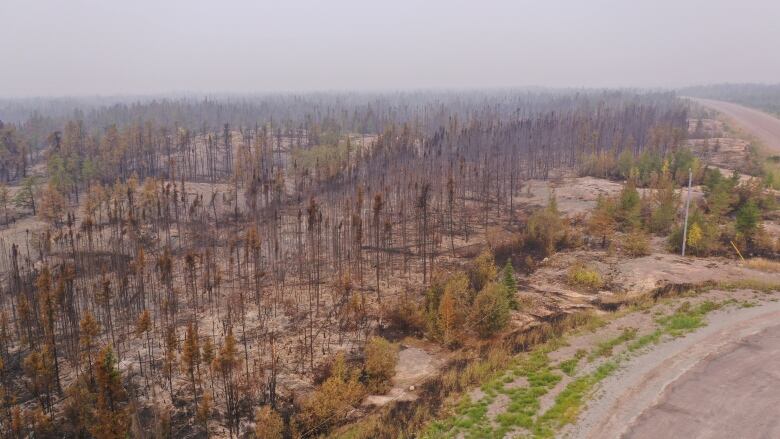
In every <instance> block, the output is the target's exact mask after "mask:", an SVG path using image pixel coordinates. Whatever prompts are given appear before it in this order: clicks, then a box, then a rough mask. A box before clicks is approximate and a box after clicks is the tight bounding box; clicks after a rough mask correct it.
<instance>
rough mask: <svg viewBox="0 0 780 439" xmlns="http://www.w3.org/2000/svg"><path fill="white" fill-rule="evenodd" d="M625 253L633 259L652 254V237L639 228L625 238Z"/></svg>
mask: <svg viewBox="0 0 780 439" xmlns="http://www.w3.org/2000/svg"><path fill="white" fill-rule="evenodd" d="M623 251H624V252H625V253H626V254H627V255H629V256H632V257H639V256H647V255H649V254H650V237H649V236H648V235H647V233H645V231H644V230H642V229H640V228H637V229H635V230H633V231H631V232H629V233H627V234H626V235H625V236H624V237H623Z"/></svg>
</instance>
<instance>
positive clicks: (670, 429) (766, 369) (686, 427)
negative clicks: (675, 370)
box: [623, 325, 780, 439]
mask: <svg viewBox="0 0 780 439" xmlns="http://www.w3.org/2000/svg"><path fill="white" fill-rule="evenodd" d="M779 390H780V325H777V326H773V327H770V328H767V329H765V330H764V331H762V332H759V333H758V334H755V335H752V336H748V337H746V338H744V339H742V340H739V341H737V342H734V343H731V344H729V345H728V346H726V347H724V349H722V350H721V352H719V353H718V354H716V355H714V356H713V358H709V359H708V360H706V361H702V362H701V363H699V364H697V365H696V366H695V367H693V368H692V369H691V370H689V371H688V372H687V373H685V374H684V375H683V376H681V377H680V378H679V379H678V380H677V381H675V382H674V383H673V384H671V385H670V386H668V387H667V389H666V391H665V392H664V393H663V395H662V396H661V398H660V400H659V402H658V403H657V404H656V405H655V406H653V407H652V408H651V409H649V410H647V411H646V412H644V413H643V414H642V415H641V416H640V417H639V418H638V419H637V421H636V422H635V424H634V425H633V426H631V427H630V428H629V430H628V431H627V433H626V434H625V435H624V436H623V437H625V438H632V439H640V438H658V437H669V438H671V437H684V438H703V437H706V438H724V439H726V438H748V437H755V438H758V437H762V438H764V437H765V438H776V437H780V417H778V416H777V415H778V410H780V391H779Z"/></svg>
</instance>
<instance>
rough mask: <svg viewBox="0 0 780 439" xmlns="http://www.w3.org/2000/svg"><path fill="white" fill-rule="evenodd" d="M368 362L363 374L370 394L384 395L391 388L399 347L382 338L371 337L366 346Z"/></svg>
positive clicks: (366, 361)
mask: <svg viewBox="0 0 780 439" xmlns="http://www.w3.org/2000/svg"><path fill="white" fill-rule="evenodd" d="M364 350H365V354H366V360H365V364H364V366H363V373H364V374H365V376H366V388H367V389H368V391H369V392H373V393H384V392H386V391H387V390H388V389H389V388H390V380H391V379H392V378H393V375H394V374H395V365H396V363H398V345H397V344H395V343H391V342H389V341H387V340H385V339H384V338H382V337H371V338H369V339H368V342H366V346H365V349H364Z"/></svg>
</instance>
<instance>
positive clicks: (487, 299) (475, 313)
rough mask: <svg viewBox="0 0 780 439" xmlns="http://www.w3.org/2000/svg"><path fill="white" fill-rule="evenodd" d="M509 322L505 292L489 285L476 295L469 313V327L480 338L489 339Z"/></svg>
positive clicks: (498, 287) (497, 285)
mask: <svg viewBox="0 0 780 439" xmlns="http://www.w3.org/2000/svg"><path fill="white" fill-rule="evenodd" d="M508 322H509V301H508V300H507V297H506V290H505V289H504V287H503V286H502V285H500V284H497V283H490V284H488V285H486V286H485V288H483V289H482V291H480V292H479V294H477V297H476V299H474V306H473V307H472V313H471V325H472V327H473V328H474V330H475V331H476V332H477V333H478V334H479V335H480V337H490V336H491V335H493V334H495V333H496V332H498V331H500V330H502V329H504V327H505V326H506V324H507V323H508Z"/></svg>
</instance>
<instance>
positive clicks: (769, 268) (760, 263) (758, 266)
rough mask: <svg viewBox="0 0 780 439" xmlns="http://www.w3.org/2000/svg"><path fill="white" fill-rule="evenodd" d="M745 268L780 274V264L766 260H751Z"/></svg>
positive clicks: (746, 262) (747, 261) (746, 263)
mask: <svg viewBox="0 0 780 439" xmlns="http://www.w3.org/2000/svg"><path fill="white" fill-rule="evenodd" d="M745 266H746V267H748V268H752V269H754V270H759V271H765V272H767V273H780V262H778V261H770V260H769V259H764V258H751V259H748V260H746V261H745Z"/></svg>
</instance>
